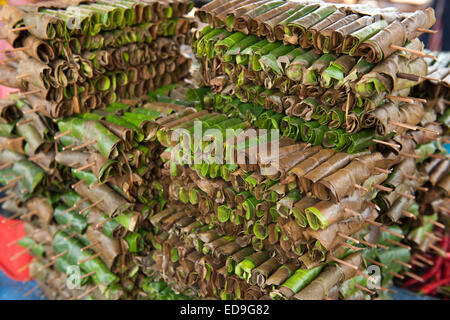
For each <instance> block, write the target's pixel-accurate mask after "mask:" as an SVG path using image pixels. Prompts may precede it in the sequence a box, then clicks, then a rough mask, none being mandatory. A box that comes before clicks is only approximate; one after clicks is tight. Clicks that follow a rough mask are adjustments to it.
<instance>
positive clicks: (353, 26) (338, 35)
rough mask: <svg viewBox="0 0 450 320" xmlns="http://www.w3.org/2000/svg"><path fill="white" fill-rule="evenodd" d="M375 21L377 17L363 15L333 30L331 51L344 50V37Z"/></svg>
mask: <svg viewBox="0 0 450 320" xmlns="http://www.w3.org/2000/svg"><path fill="white" fill-rule="evenodd" d="M374 22H375V19H374V18H373V17H370V16H363V17H361V18H359V19H358V20H356V21H353V22H351V23H350V24H346V25H344V26H341V27H340V28H338V29H336V30H333V34H332V35H331V45H330V51H335V52H342V46H343V43H344V39H345V38H346V37H347V36H348V35H350V34H352V33H353V32H355V31H357V30H360V29H362V28H364V27H367V26H368V25H370V24H372V23H374Z"/></svg>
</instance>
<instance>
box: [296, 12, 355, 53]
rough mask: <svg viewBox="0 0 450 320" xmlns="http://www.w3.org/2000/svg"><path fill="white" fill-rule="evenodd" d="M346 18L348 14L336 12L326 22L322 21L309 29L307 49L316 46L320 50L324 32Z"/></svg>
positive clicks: (306, 38)
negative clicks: (321, 36) (322, 32)
mask: <svg viewBox="0 0 450 320" xmlns="http://www.w3.org/2000/svg"><path fill="white" fill-rule="evenodd" d="M345 17H346V13H344V12H342V11H339V10H338V11H336V12H334V13H332V14H331V15H330V16H328V17H327V18H325V19H324V20H322V21H320V22H319V23H317V24H315V25H313V26H312V27H311V28H309V29H308V31H307V33H306V37H305V42H304V43H305V44H306V48H309V47H311V46H314V47H315V48H318V47H319V46H318V40H319V35H320V33H321V31H322V30H324V29H326V28H328V27H330V26H332V25H334V24H335V23H337V22H339V21H341V20H342V19H344V18H345Z"/></svg>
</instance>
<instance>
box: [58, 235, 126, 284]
mask: <svg viewBox="0 0 450 320" xmlns="http://www.w3.org/2000/svg"><path fill="white" fill-rule="evenodd" d="M68 236H69V235H68V234H67V233H65V232H64V231H58V232H56V234H55V236H54V240H53V249H54V250H55V252H56V253H57V254H59V253H63V252H64V251H67V253H66V255H65V258H66V259H67V261H68V262H69V263H70V264H72V265H77V264H78V262H79V261H82V260H84V259H87V258H89V257H91V256H93V255H94V254H93V253H92V251H90V250H86V251H81V249H82V248H83V247H84V244H83V243H82V242H80V241H79V240H78V239H76V238H70V239H67V240H66V238H68ZM80 268H81V270H83V271H84V272H85V273H90V272H92V271H95V274H94V275H92V279H93V280H94V282H95V283H97V284H102V285H104V286H106V287H109V286H111V285H113V284H114V283H117V282H118V281H119V278H118V277H117V276H116V275H114V274H113V273H111V271H110V270H109V269H108V268H107V267H106V265H105V264H104V263H103V262H102V260H101V259H99V258H94V259H92V260H89V261H87V262H84V263H82V264H81V265H80Z"/></svg>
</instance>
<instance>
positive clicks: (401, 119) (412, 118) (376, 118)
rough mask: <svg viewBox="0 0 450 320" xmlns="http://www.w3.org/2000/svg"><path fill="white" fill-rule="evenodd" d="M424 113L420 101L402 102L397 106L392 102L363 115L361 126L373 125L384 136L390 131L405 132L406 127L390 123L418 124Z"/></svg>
mask: <svg viewBox="0 0 450 320" xmlns="http://www.w3.org/2000/svg"><path fill="white" fill-rule="evenodd" d="M424 114H425V110H424V107H423V105H422V104H421V103H414V104H404V105H402V106H400V107H398V106H397V105H396V104H394V103H388V104H385V105H384V106H381V107H379V108H376V109H375V110H374V111H373V112H370V113H366V114H364V115H363V119H362V122H363V124H362V126H363V128H371V127H375V129H376V133H377V135H379V136H386V135H388V134H390V133H391V132H394V131H395V132H397V133H398V134H402V133H405V132H406V131H407V129H405V128H402V127H399V126H396V125H394V124H391V123H390V121H392V122H397V123H404V124H407V125H410V126H415V125H418V124H419V123H420V122H421V120H422V118H423V116H424Z"/></svg>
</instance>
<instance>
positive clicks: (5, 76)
mask: <svg viewBox="0 0 450 320" xmlns="http://www.w3.org/2000/svg"><path fill="white" fill-rule="evenodd" d="M0 74H1V76H0V77H1V80H2V81H1V83H0V84H1V85H2V86H5V87H10V88H23V87H24V86H23V82H22V80H20V79H17V78H16V77H17V76H18V75H19V74H18V73H17V69H14V68H13V67H10V66H8V65H6V64H0Z"/></svg>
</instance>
